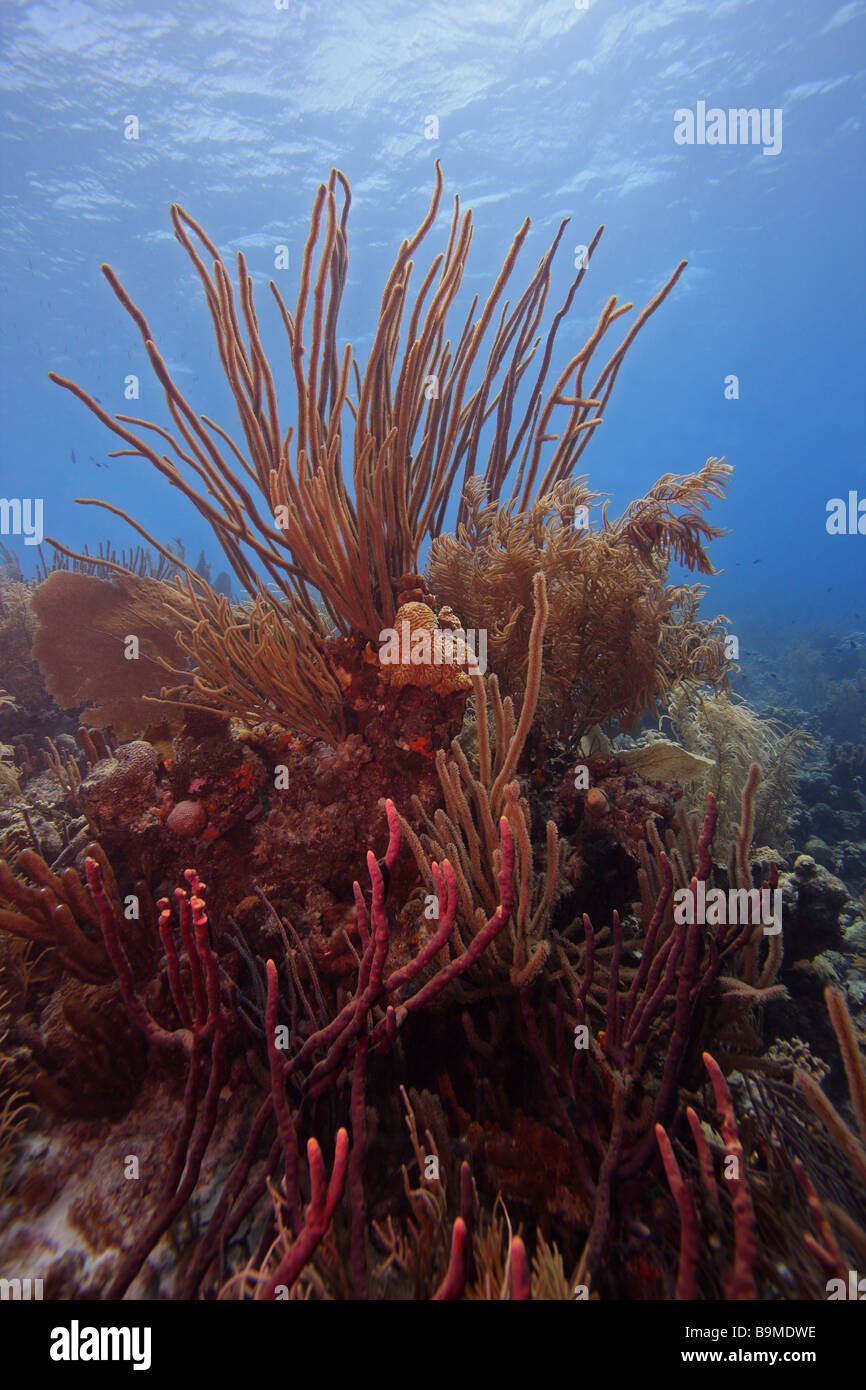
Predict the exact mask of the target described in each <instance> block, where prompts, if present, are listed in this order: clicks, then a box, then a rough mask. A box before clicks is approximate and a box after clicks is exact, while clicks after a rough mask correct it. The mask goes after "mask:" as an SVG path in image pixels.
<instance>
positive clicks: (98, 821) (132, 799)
mask: <svg viewBox="0 0 866 1390" xmlns="http://www.w3.org/2000/svg"><path fill="white" fill-rule="evenodd" d="M158 762H159V757H158V755H157V753H156V750H155V749H154V748H152V747H151V745H150V744H149V743H144V742H142V741H141V740H136V742H134V743H123V744H121V745H120V747H119V748H118V749H117V751H116V753H115V755H114V757H113V758H103V759H102V760H101V761H100V762H98V763H96V764H95V766H94V767H93V768H92V769H91V771H90V773H89V775H88V776H87V777H86V778H85V779H84V781H83V782H82V783H81V786H80V787H79V789H78V800H79V803H80V805H81V808H82V810H83V811H85V812H86V813H87V815H88V816H89V818H90V820H91V821H92V822H93V824H94V825H95V826H97V827H98V829H100V830H105V829H108V828H110V827H117V826H127V825H130V824H131V823H132V822H133V821H135V820H137V819H138V818H139V817H140V816H141V815H142V814H143V812H145V811H146V810H147V809H148V807H150V806H152V805H153V802H154V800H155V798H156V769H157V765H158Z"/></svg>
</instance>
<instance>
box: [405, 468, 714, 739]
mask: <svg viewBox="0 0 866 1390" xmlns="http://www.w3.org/2000/svg"><path fill="white" fill-rule="evenodd" d="M730 471H731V469H730V467H729V466H728V465H726V464H724V463H723V462H720V461H719V460H716V459H710V460H709V462H708V463H707V464H706V465H705V466H704V467H703V468H702V469H701V470H700V472H698V473H695V474H692V475H690V476H688V477H684V478H674V477H673V476H671V475H667V476H666V477H664V478H662V479H661V481H660V482H659V483H657V484H656V486H655V487H654V488H653V489H652V491H651V492H649V493H648V494H647V496H646V497H645V498H643V499H641V500H640V501H638V502H633V503H632V504H631V506H630V507H629V508H628V509H627V511H626V512H625V513H624V514H623V516H622V517H620V518H619V520H617V521H615V522H610V521H609V520H608V518H607V514H606V509H603V511H602V517H601V524H600V525H597V526H591V525H589V524H587V525H583V526H576V525H575V518H576V517H577V518H578V519H583V520H585V521H588V518H589V514H590V509H591V508H592V506H593V505H594V504H595V503H596V502H597V501H598V497H597V495H596V494H594V493H590V492H589V491H588V490H587V489H586V488H585V487H584V486H583V485H582V484H576V485H574V484H573V485H565V484H562V485H558V486H557V487H556V488H555V489H554V490H553V492H552V493H551V494H549V495H548V496H547V497H543V498H540V499H539V500H538V501H537V502H536V503H535V504H534V505H533V506H532V507H531V508H530V509H529V511H528V512H526V513H525V514H524V513H518V514H516V515H515V514H513V513H512V512H511V511H510V510H509V509H508V508H504V507H498V506H497V505H496V504H495V503H493V502H487V503H485V501H484V493H483V487H482V485H481V484H480V483H479V482H477V481H476V482H475V483H474V484H470V486H469V488H468V489H467V506H468V511H469V515H468V520H467V522H466V524H465V525H462V526H460V527H459V528H458V531H457V534H456V535H453V536H442V537H439V538H438V539H437V540H435V541H434V543H433V548H432V551H431V555H430V562H429V566H428V578H429V583H430V586H431V588H432V589H433V590H434V591H435V593H436V595H437V598H438V599H439V600H440V602H444V603H448V604H450V605H452V606H453V607H454V608H455V610H456V611H457V612H459V613H460V614H461V617H462V618H463V621H464V623H465V624H466V626H467V627H473V628H486V629H487V631H488V661H489V664H490V666H491V668H492V669H493V671H494V672H496V674H497V675H498V676H499V679H500V682H501V683H502V684H503V686H504V687H505V690H506V691H507V692H508V693H510V694H512V695H514V694H518V693H519V692H520V691H521V690H522V689H523V686H524V685H525V681H526V665H527V653H528V649H529V641H528V639H529V631H530V627H531V623H532V580H533V576H534V575H535V574H536V573H537V572H538V571H539V570H540V571H541V572H543V574H544V575H545V578H546V580H547V590H548V601H549V605H550V617H549V620H548V626H547V634H546V638H545V646H544V678H543V683H542V689H541V695H540V698H539V712H540V716H541V720H542V723H543V725H544V727H545V728H546V729H547V731H548V732H550V733H556V734H557V735H559V736H560V737H564V738H573V739H579V738H580V737H581V736H582V734H583V733H585V732H586V730H587V729H589V728H590V727H591V726H592V725H593V724H600V723H603V722H605V721H606V720H609V719H613V718H616V719H617V720H619V722H620V723H621V724H622V725H623V726H624V727H629V726H630V725H632V724H634V722H635V721H636V720H637V719H638V718H639V717H640V716H641V715H642V714H645V713H647V712H648V711H650V710H651V709H653V708H654V706H655V705H656V704H657V702H659V701H661V700H663V699H664V697H665V695H666V694H667V692H668V691H669V690H670V689H671V687H672V686H674V685H675V684H676V682H677V681H679V680H683V679H685V678H689V679H692V680H697V681H706V682H711V683H716V682H718V681H720V680H721V679H722V678H723V675H724V671H725V665H726V661H725V655H724V634H723V631H722V628H721V621H722V620H721V619H716V620H714V621H709V622H707V621H703V620H701V619H699V618H698V616H697V610H698V604H699V601H700V598H701V595H702V593H703V590H702V589H701V587H700V586H698V585H685V584H680V585H669V584H668V583H667V574H668V565H669V563H670V561H671V560H676V561H679V562H680V563H682V564H686V565H688V566H689V567H690V568H692V569H696V570H698V571H699V572H701V573H704V574H707V573H712V566H711V565H710V561H709V558H708V556H707V553H706V549H705V543H706V542H707V541H709V540H712V539H713V538H714V537H716V536H718V535H720V534H721V532H720V531H719V530H718V528H717V527H714V526H711V525H710V524H709V523H708V522H707V521H706V520H705V519H704V517H703V516H702V515H701V512H702V510H703V509H704V508H705V507H706V505H707V503H708V501H709V498H710V497H711V496H714V497H719V496H721V495H722V492H723V489H724V486H725V483H726V482H727V478H728V475H729V474H730ZM581 512H582V516H581Z"/></svg>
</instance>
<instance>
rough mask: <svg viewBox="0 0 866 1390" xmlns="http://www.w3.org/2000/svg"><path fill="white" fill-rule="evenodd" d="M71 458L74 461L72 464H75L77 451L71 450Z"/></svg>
mask: <svg viewBox="0 0 866 1390" xmlns="http://www.w3.org/2000/svg"><path fill="white" fill-rule="evenodd" d="M69 457H70V458H71V459H72V462H73V463H75V450H74V449H70V450H69Z"/></svg>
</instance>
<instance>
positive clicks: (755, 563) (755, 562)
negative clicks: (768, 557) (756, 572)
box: [752, 560, 761, 565]
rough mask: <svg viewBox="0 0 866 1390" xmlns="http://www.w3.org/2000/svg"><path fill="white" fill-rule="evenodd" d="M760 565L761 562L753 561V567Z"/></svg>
mask: <svg viewBox="0 0 866 1390" xmlns="http://www.w3.org/2000/svg"><path fill="white" fill-rule="evenodd" d="M760 563H761V562H760V560H753V561H752V564H753V565H759V564H760Z"/></svg>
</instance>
